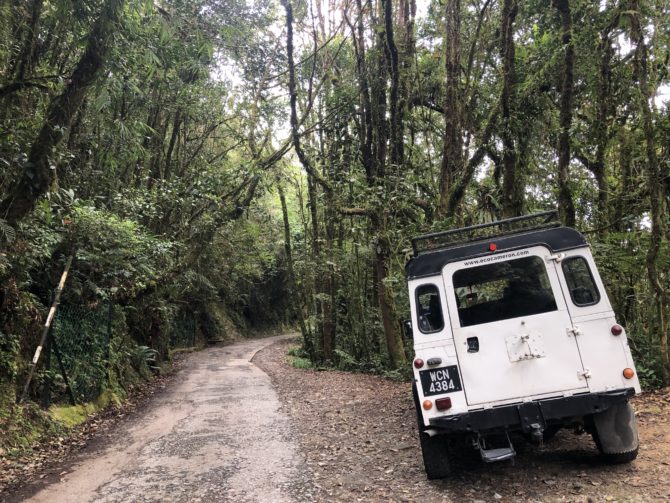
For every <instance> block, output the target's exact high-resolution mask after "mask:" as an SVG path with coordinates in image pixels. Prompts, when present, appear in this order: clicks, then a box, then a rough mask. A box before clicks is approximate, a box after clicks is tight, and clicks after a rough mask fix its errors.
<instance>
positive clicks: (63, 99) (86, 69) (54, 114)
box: [0, 0, 125, 224]
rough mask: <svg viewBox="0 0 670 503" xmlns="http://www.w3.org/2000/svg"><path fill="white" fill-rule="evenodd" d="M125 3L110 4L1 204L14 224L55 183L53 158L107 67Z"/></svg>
mask: <svg viewBox="0 0 670 503" xmlns="http://www.w3.org/2000/svg"><path fill="white" fill-rule="evenodd" d="M124 2H125V0H107V1H106V2H105V4H104V5H103V8H102V11H101V13H100V16H99V17H98V19H97V20H96V22H95V25H94V26H93V29H92V30H91V32H90V34H89V36H88V41H87V44H86V50H85V51H84V54H83V55H82V56H81V58H80V59H79V62H78V63H77V66H76V67H75V70H74V72H73V73H72V75H71V76H70V79H69V82H68V84H67V86H66V87H65V89H64V90H63V92H62V93H61V94H60V95H58V96H57V97H56V98H54V99H53V100H52V101H51V103H50V105H49V109H48V111H47V114H46V118H45V120H44V123H43V125H42V128H41V129H40V131H39V133H38V135H37V137H36V138H35V140H34V141H33V143H32V146H31V148H30V152H29V154H28V160H27V162H26V164H25V166H24V170H23V173H22V175H21V176H20V177H19V178H18V179H17V180H16V181H15V182H14V183H13V184H12V185H11V186H10V187H9V188H8V190H7V191H6V193H7V194H8V195H7V196H6V197H5V199H3V200H2V201H1V202H0V217H2V218H5V220H7V221H8V222H9V223H10V224H15V223H16V222H18V221H19V220H21V219H23V218H24V217H25V216H26V215H27V214H28V213H30V211H32V209H33V208H34V207H35V203H36V202H37V200H38V199H39V198H40V197H41V196H42V195H44V194H45V193H46V192H47V191H48V190H49V187H50V185H51V183H52V182H53V178H54V172H55V170H54V169H51V162H50V157H51V156H52V154H53V150H54V148H56V147H57V146H58V144H59V143H60V142H61V140H62V139H63V136H64V134H65V131H66V130H67V128H69V127H70V124H71V123H72V120H73V119H74V116H75V114H76V113H77V110H78V109H79V107H80V106H81V104H82V102H83V101H84V97H85V96H86V93H87V92H88V89H89V88H90V87H91V85H92V84H93V83H94V82H95V80H96V78H97V77H98V75H99V74H100V71H101V69H102V67H103V65H104V64H105V60H106V59H107V56H108V54H109V49H110V46H111V35H112V34H113V33H114V31H115V27H116V22H117V21H118V19H119V16H120V13H121V9H122V8H123V5H124Z"/></svg>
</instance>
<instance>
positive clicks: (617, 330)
mask: <svg viewBox="0 0 670 503" xmlns="http://www.w3.org/2000/svg"><path fill="white" fill-rule="evenodd" d="M610 332H612V335H621V334H623V327H622V326H621V325H618V324H614V325H612V328H610Z"/></svg>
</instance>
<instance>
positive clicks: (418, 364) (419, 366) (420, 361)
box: [414, 358, 423, 369]
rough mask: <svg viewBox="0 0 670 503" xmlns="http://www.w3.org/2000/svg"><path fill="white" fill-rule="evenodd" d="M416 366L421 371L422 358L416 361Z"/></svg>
mask: <svg viewBox="0 0 670 503" xmlns="http://www.w3.org/2000/svg"><path fill="white" fill-rule="evenodd" d="M414 366H415V367H416V368H418V369H420V368H421V367H423V360H422V359H421V358H417V359H416V360H414Z"/></svg>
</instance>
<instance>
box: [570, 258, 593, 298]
mask: <svg viewBox="0 0 670 503" xmlns="http://www.w3.org/2000/svg"><path fill="white" fill-rule="evenodd" d="M563 274H564V275H565V281H566V282H567V283H568V290H570V298H571V299H572V302H573V303H574V304H575V305H576V306H592V305H593V304H597V303H598V302H599V301H600V292H598V287H597V286H596V283H595V281H593V275H592V274H591V269H590V268H589V264H588V263H587V262H586V259H585V258H584V257H568V258H566V259H565V260H564V261H563Z"/></svg>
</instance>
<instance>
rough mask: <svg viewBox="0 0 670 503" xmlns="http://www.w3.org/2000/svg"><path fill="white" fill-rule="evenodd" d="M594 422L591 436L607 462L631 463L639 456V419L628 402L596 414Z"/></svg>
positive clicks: (593, 418)
mask: <svg viewBox="0 0 670 503" xmlns="http://www.w3.org/2000/svg"><path fill="white" fill-rule="evenodd" d="M592 424H593V426H592V428H591V436H592V437H593V441H594V442H595V444H596V447H597V448H598V451H599V452H600V454H601V455H602V457H603V459H604V460H605V461H606V462H608V463H612V464H622V463H630V462H631V461H633V460H634V459H635V458H637V455H638V452H639V450H640V443H639V439H638V436H637V420H636V419H635V412H633V408H632V407H631V405H630V404H629V403H628V402H624V403H618V404H615V405H613V406H612V407H610V408H609V409H607V410H606V411H604V412H600V413H598V414H594V415H593V416H592ZM618 444H620V445H621V446H619V445H618Z"/></svg>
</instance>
